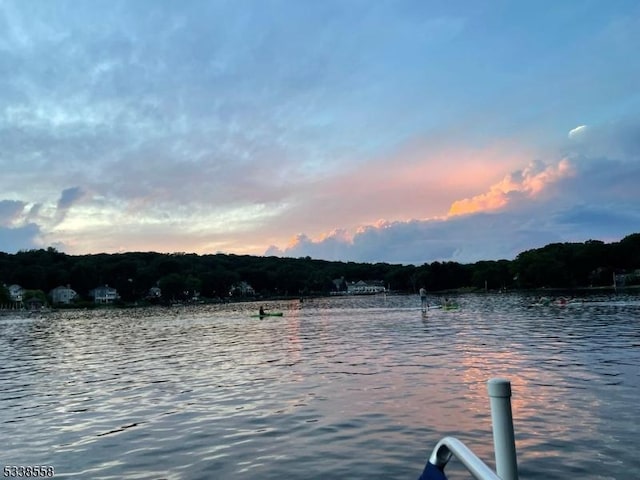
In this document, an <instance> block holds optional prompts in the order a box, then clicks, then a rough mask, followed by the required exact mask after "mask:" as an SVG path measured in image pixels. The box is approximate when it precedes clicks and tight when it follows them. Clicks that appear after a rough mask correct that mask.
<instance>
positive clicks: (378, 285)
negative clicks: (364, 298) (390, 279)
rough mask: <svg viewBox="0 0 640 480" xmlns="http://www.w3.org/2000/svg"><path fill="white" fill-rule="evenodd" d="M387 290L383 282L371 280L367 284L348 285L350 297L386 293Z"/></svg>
mask: <svg viewBox="0 0 640 480" xmlns="http://www.w3.org/2000/svg"><path fill="white" fill-rule="evenodd" d="M386 291H387V289H386V288H385V287H384V282H383V281H382V280H370V281H367V282H365V281H364V280H360V281H358V282H351V283H348V284H347V293H348V294H349V295H372V294H375V293H384V292H386Z"/></svg>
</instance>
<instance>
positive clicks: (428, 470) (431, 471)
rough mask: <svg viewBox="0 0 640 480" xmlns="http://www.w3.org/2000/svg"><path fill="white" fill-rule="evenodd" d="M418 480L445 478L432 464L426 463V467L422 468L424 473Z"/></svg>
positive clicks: (439, 479)
mask: <svg viewBox="0 0 640 480" xmlns="http://www.w3.org/2000/svg"><path fill="white" fill-rule="evenodd" d="M418 480H447V476H446V475H445V474H444V472H443V471H442V470H440V469H439V468H438V467H436V466H435V465H434V464H432V463H430V462H427V466H426V467H424V471H423V472H422V475H420V478H419V479H418Z"/></svg>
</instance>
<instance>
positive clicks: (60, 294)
mask: <svg viewBox="0 0 640 480" xmlns="http://www.w3.org/2000/svg"><path fill="white" fill-rule="evenodd" d="M49 298H51V303H53V304H54V305H56V304H63V305H69V304H70V303H71V302H73V301H75V300H76V299H77V298H78V293H77V292H76V291H75V290H74V289H73V288H71V287H70V286H69V285H67V286H66V287H63V286H59V287H56V288H54V289H53V290H51V291H50V292H49Z"/></svg>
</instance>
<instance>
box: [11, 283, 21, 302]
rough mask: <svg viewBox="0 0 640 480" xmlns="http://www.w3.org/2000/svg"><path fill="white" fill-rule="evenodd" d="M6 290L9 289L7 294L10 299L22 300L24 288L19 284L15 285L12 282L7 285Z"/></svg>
mask: <svg viewBox="0 0 640 480" xmlns="http://www.w3.org/2000/svg"><path fill="white" fill-rule="evenodd" d="M7 290H9V296H10V297H11V300H12V301H14V302H21V301H22V296H23V295H24V288H22V287H21V286H20V285H16V284H15V283H14V284H13V285H9V286H8V287H7Z"/></svg>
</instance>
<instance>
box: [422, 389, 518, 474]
mask: <svg viewBox="0 0 640 480" xmlns="http://www.w3.org/2000/svg"><path fill="white" fill-rule="evenodd" d="M487 387H488V390H489V399H490V403H491V426H492V429H493V448H494V452H495V460H496V471H495V472H494V471H493V470H492V469H491V468H489V467H488V466H487V464H486V463H484V462H483V461H482V460H480V458H478V456H477V455H476V454H475V453H473V452H472V451H471V449H469V448H468V447H467V446H466V445H465V444H464V443H462V442H461V441H460V440H458V439H457V438H454V437H444V438H443V439H442V440H440V441H439V442H438V444H437V445H436V446H435V448H434V449H433V452H432V453H431V457H429V461H428V462H427V466H426V467H425V469H424V471H423V472H422V475H421V476H420V478H419V479H418V480H440V479H446V477H445V475H444V468H445V466H446V465H447V463H448V462H449V460H451V458H452V457H455V458H457V459H458V460H459V461H460V462H461V463H462V464H463V465H464V466H465V467H466V469H467V470H468V471H469V472H470V473H471V474H472V475H473V477H474V478H476V479H477V480H518V462H517V456H516V443H515V436H514V433H513V416H512V412H511V383H510V382H509V380H505V379H503V378H493V379H491V380H489V382H488V385H487Z"/></svg>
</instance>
